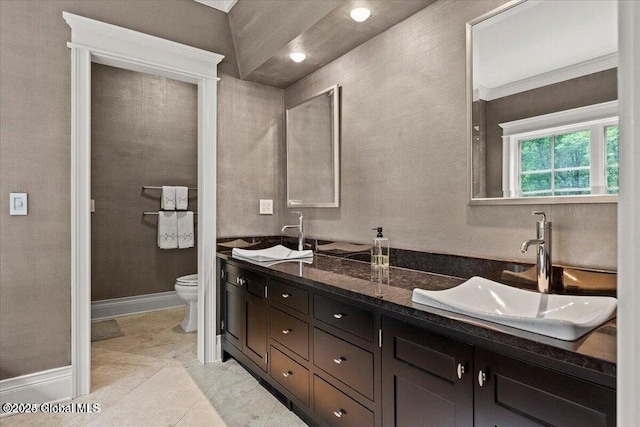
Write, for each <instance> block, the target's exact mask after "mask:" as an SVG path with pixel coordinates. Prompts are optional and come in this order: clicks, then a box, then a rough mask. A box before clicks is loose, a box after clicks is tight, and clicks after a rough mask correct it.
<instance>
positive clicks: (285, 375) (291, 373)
mask: <svg viewBox="0 0 640 427" xmlns="http://www.w3.org/2000/svg"><path fill="white" fill-rule="evenodd" d="M291 375H293V372H291V371H287V372H283V373H282V376H283V377H285V378H287V377H290V376H291Z"/></svg>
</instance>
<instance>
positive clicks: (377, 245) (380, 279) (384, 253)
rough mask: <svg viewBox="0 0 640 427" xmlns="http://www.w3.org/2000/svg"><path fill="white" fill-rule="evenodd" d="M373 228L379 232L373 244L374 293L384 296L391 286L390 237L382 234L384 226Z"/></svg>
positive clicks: (379, 296)
mask: <svg viewBox="0 0 640 427" xmlns="http://www.w3.org/2000/svg"><path fill="white" fill-rule="evenodd" d="M373 230H374V231H377V232H378V234H377V235H376V237H374V238H373V241H372V245H371V282H372V284H373V286H374V288H373V293H374V295H375V296H376V297H378V298H382V297H383V296H384V294H386V293H387V291H388V287H389V239H387V238H385V237H384V236H383V235H382V227H376V228H373Z"/></svg>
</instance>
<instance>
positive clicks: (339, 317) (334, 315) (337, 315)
mask: <svg viewBox="0 0 640 427" xmlns="http://www.w3.org/2000/svg"><path fill="white" fill-rule="evenodd" d="M342 316H344V314H342V313H334V314H333V317H334V318H335V319H342Z"/></svg>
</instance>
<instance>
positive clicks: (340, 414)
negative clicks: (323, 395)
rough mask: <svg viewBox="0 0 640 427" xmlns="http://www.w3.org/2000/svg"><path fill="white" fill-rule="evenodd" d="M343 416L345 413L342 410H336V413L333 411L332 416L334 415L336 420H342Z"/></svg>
mask: <svg viewBox="0 0 640 427" xmlns="http://www.w3.org/2000/svg"><path fill="white" fill-rule="evenodd" d="M345 414H346V412H345V411H344V409H338V410H337V411H333V415H335V416H336V417H338V418H342V416H343V415H345Z"/></svg>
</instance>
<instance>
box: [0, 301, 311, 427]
mask: <svg viewBox="0 0 640 427" xmlns="http://www.w3.org/2000/svg"><path fill="white" fill-rule="evenodd" d="M183 317H184V309H182V308H180V309H171V310H163V311H156V312H153V313H146V314H140V315H135V316H127V317H121V318H119V319H118V323H119V324H120V326H121V327H122V330H123V331H124V333H125V335H124V336H123V337H120V338H113V339H109V340H105V341H98V342H94V343H92V344H91V361H92V367H91V369H92V371H91V388H92V390H93V392H92V393H91V394H89V395H87V396H82V397H80V398H78V399H75V400H74V402H81V403H100V404H101V408H102V411H101V412H100V413H99V414H41V413H40V414H25V415H15V416H12V417H8V418H3V419H1V420H0V425H2V426H47V427H49V426H50V427H54V426H61V427H62V426H65V427H67V426H68V427H71V426H74V427H75V426H91V427H94V426H117V427H126V426H136V427H142V426H153V427H156V426H180V427H183V426H196V427H197V426H215V427H225V426H226V427H241V426H242V427H244V426H251V427H254V426H255V427H298V426H305V425H306V424H305V423H304V422H302V421H301V420H300V419H299V418H298V417H297V416H296V415H295V414H294V413H293V412H291V411H289V410H288V409H287V408H286V407H285V406H284V405H282V404H281V403H280V402H279V401H278V400H276V398H275V397H273V395H271V394H270V393H269V392H268V391H266V390H265V389H264V388H263V387H262V386H261V385H260V384H258V382H257V381H256V380H255V379H254V378H253V377H252V376H251V375H250V374H249V373H248V372H246V371H245V370H244V369H243V368H242V367H241V366H240V365H239V364H238V363H236V361H235V360H229V361H227V362H226V363H220V362H218V363H212V364H210V365H206V366H204V365H201V364H200V363H199V362H198V361H197V358H196V334H195V333H190V334H186V333H184V331H182V329H181V328H180V325H179V323H180V321H181V320H182V318H183Z"/></svg>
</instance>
